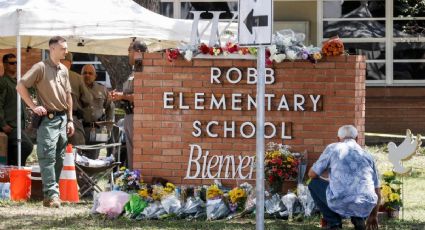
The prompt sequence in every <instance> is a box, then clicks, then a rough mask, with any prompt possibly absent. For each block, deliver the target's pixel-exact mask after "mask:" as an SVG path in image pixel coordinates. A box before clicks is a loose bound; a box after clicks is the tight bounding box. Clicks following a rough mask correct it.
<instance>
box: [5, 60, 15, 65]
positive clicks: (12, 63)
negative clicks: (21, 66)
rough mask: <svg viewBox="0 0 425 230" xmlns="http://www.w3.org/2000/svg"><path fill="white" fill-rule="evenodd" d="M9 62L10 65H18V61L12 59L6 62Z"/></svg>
mask: <svg viewBox="0 0 425 230" xmlns="http://www.w3.org/2000/svg"><path fill="white" fill-rule="evenodd" d="M6 63H7V64H9V65H16V63H17V62H16V61H11V62H6Z"/></svg>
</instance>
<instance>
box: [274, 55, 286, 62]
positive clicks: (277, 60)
mask: <svg viewBox="0 0 425 230" xmlns="http://www.w3.org/2000/svg"><path fill="white" fill-rule="evenodd" d="M285 58H286V55H285V54H273V55H272V56H271V58H270V59H271V60H274V61H275V62H277V63H281V62H282V61H283V60H285Z"/></svg>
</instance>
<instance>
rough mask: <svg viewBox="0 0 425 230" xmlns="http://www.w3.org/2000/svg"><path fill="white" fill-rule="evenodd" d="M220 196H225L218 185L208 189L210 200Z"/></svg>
mask: <svg viewBox="0 0 425 230" xmlns="http://www.w3.org/2000/svg"><path fill="white" fill-rule="evenodd" d="M219 195H223V191H221V190H220V189H219V188H218V186H217V185H216V184H213V185H211V186H210V187H208V189H207V197H208V198H209V199H211V198H214V197H217V196H219Z"/></svg>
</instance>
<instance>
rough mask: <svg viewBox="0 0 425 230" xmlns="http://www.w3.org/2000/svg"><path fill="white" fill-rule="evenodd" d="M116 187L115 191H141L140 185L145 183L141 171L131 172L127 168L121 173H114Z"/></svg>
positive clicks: (123, 168)
mask: <svg viewBox="0 0 425 230" xmlns="http://www.w3.org/2000/svg"><path fill="white" fill-rule="evenodd" d="M114 177H115V185H116V186H117V187H115V188H114V190H119V191H123V192H127V193H137V192H138V191H139V190H140V185H141V183H142V182H143V181H142V178H141V173H140V170H134V171H131V170H129V169H126V168H125V167H121V168H120V170H119V171H117V172H115V173H114Z"/></svg>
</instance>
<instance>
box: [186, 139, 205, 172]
mask: <svg viewBox="0 0 425 230" xmlns="http://www.w3.org/2000/svg"><path fill="white" fill-rule="evenodd" d="M189 146H190V156H189V164H188V165H187V171H186V177H185V179H196V178H198V175H199V172H200V171H201V165H200V164H199V159H201V157H202V149H201V146H199V145H189ZM195 148H197V149H198V157H197V158H196V159H192V158H193V152H194V151H195ZM192 162H193V163H194V164H195V165H196V173H195V175H193V176H190V170H191V169H192Z"/></svg>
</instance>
